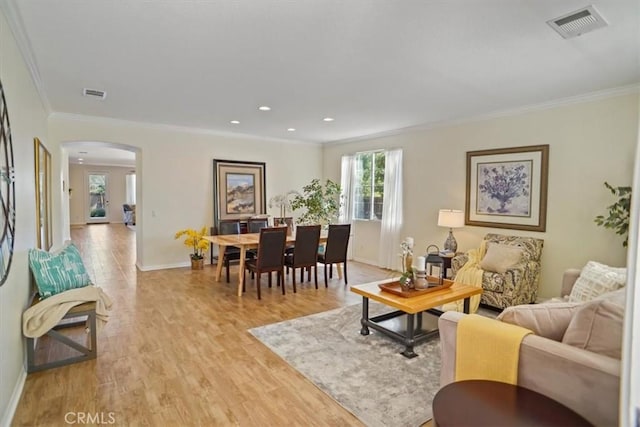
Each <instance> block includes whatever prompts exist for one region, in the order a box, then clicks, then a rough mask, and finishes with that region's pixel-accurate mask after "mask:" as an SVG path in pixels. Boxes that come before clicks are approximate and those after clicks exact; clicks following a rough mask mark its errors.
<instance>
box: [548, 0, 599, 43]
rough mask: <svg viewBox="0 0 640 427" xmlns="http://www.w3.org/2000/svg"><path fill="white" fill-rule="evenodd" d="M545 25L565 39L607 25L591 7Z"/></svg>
mask: <svg viewBox="0 0 640 427" xmlns="http://www.w3.org/2000/svg"><path fill="white" fill-rule="evenodd" d="M547 24H549V26H550V27H551V28H553V29H554V30H556V32H557V33H558V34H560V35H561V36H562V37H563V38H565V39H570V38H573V37H578V36H580V35H582V34H584V33H588V32H589V31H593V30H596V29H598V28H602V27H606V26H607V25H609V24H608V23H607V21H605V19H604V18H603V17H602V15H600V13H599V12H598V11H597V10H596V8H595V7H594V6H593V5H591V6H587V7H585V8H583V9H580V10H576V11H575V12H571V13H568V14H566V15H563V16H561V17H559V18H556V19H552V20H550V21H547Z"/></svg>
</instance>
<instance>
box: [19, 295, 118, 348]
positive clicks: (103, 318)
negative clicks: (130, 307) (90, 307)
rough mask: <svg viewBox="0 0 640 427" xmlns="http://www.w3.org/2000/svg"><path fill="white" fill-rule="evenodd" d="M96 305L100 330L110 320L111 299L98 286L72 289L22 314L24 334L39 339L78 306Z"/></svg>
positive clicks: (41, 302) (33, 306)
mask: <svg viewBox="0 0 640 427" xmlns="http://www.w3.org/2000/svg"><path fill="white" fill-rule="evenodd" d="M86 302H95V303H96V320H97V321H98V322H97V323H96V325H97V327H98V329H99V328H100V327H101V326H102V324H104V323H106V322H107V320H108V319H109V314H108V313H107V310H110V309H111V304H112V303H111V298H109V296H108V295H107V294H105V293H104V292H103V291H102V289H100V288H99V287H97V286H85V287H84V288H77V289H71V290H68V291H64V292H62V293H59V294H57V295H54V296H51V297H49V298H46V299H44V300H42V301H40V302H39V303H37V304H34V305H32V306H31V307H29V308H28V309H26V310H25V312H24V313H22V333H23V334H24V336H26V337H28V338H37V337H41V336H42V335H44V334H46V333H47V332H49V330H50V329H51V328H53V327H54V326H56V325H57V324H58V323H59V322H60V320H62V318H63V317H64V316H65V315H66V314H67V312H68V311H69V310H71V309H72V308H73V307H75V306H76V305H80V304H84V303H86Z"/></svg>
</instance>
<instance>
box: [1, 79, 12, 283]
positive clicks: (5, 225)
mask: <svg viewBox="0 0 640 427" xmlns="http://www.w3.org/2000/svg"><path fill="white" fill-rule="evenodd" d="M0 98H1V99H0V233H1V234H0V286H2V285H3V284H4V282H5V281H6V280H7V276H8V275H9V269H10V268H11V260H12V259H13V243H14V240H15V233H16V210H15V209H16V208H15V207H16V192H15V189H16V188H15V170H14V165H13V144H12V143H11V126H10V125H9V112H8V111H7V102H6V100H5V98H4V88H3V87H2V82H0Z"/></svg>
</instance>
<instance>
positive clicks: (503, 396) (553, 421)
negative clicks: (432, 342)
mask: <svg viewBox="0 0 640 427" xmlns="http://www.w3.org/2000/svg"><path fill="white" fill-rule="evenodd" d="M433 422H434V424H435V425H436V426H437V427H453V426H456V427H458V426H492V427H499V426H591V425H592V424H591V423H589V422H588V421H587V420H586V419H584V418H583V417H582V416H580V415H578V414H577V413H575V412H574V411H573V410H571V409H569V408H567V407H566V406H564V405H563V404H561V403H559V402H556V401H555V400H553V399H550V398H548V397H547V396H544V395H542V394H540V393H538V392H535V391H533V390H529V389H527V388H523V387H519V386H516V385H512V384H506V383H501V382H496V381H486V380H468V381H458V382H454V383H451V384H447V385H446V386H444V387H443V388H441V389H440V390H439V391H438V393H436V395H435V397H434V398H433Z"/></svg>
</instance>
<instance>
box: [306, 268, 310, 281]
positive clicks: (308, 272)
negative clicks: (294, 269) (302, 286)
mask: <svg viewBox="0 0 640 427" xmlns="http://www.w3.org/2000/svg"><path fill="white" fill-rule="evenodd" d="M310 281H311V267H307V282H310Z"/></svg>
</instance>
